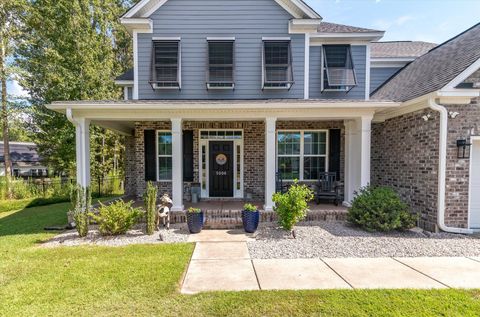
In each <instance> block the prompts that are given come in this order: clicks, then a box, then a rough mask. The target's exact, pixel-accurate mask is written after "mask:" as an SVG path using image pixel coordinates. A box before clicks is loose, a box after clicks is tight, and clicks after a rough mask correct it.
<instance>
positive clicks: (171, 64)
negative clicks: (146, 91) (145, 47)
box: [150, 40, 181, 89]
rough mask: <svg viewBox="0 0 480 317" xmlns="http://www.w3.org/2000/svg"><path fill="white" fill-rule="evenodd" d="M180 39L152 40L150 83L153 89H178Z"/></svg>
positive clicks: (179, 83)
mask: <svg viewBox="0 0 480 317" xmlns="http://www.w3.org/2000/svg"><path fill="white" fill-rule="evenodd" d="M180 60H181V59H180V41H179V40H154V41H153V43H152V65H151V79H150V84H151V85H152V88H153V89H180V88H181V81H180V74H181V72H180Z"/></svg>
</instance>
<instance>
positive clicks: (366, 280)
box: [181, 230, 480, 294]
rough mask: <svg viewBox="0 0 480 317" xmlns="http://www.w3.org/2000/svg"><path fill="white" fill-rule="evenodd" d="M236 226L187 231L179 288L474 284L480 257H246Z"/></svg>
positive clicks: (479, 283) (479, 270) (241, 234)
mask: <svg viewBox="0 0 480 317" xmlns="http://www.w3.org/2000/svg"><path fill="white" fill-rule="evenodd" d="M249 239H251V236H249V235H246V234H245V233H244V232H243V231H241V230H229V231H227V230H204V231H202V232H201V233H200V234H196V235H190V237H189V241H191V242H196V246H195V250H194V252H193V255H192V259H191V261H190V265H189V267H188V269H187V273H186V275H185V279H184V281H183V285H182V290H181V291H182V293H185V294H194V293H198V292H204V291H242V290H279V289H292V290H298V289H357V288H358V289H383V288H389V289H394V288H416V289H433V288H449V287H451V288H480V258H478V257H472V258H467V257H439V258H430V257H425V258H332V259H328V258H322V259H251V258H250V255H249V253H248V248H247V243H246V242H247V241H248V240H249Z"/></svg>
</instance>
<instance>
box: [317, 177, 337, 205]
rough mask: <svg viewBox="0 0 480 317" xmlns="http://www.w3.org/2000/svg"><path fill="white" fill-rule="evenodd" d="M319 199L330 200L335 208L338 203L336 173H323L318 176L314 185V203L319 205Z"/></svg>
mask: <svg viewBox="0 0 480 317" xmlns="http://www.w3.org/2000/svg"><path fill="white" fill-rule="evenodd" d="M321 199H328V200H332V199H333V203H334V204H335V206H338V205H339V203H340V183H339V182H337V173H335V172H324V173H320V175H319V176H318V183H317V185H316V193H315V202H316V203H317V205H318V204H320V200H321Z"/></svg>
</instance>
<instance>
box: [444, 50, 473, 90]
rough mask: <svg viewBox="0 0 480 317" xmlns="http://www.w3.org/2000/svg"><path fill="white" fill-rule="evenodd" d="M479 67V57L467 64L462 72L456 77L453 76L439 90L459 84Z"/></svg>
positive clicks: (452, 87)
mask: <svg viewBox="0 0 480 317" xmlns="http://www.w3.org/2000/svg"><path fill="white" fill-rule="evenodd" d="M479 69H480V58H479V59H477V60H476V61H475V62H474V63H473V64H471V65H470V66H468V67H467V68H466V69H465V70H464V71H463V72H461V73H460V74H459V75H458V76H457V77H455V78H454V79H453V80H452V81H450V82H449V83H448V84H446V85H445V86H444V87H443V88H442V89H440V91H442V90H451V89H454V88H455V87H457V86H458V85H459V84H461V83H462V82H463V81H464V80H465V79H467V78H468V77H470V75H472V74H473V73H474V72H476V71H477V70H479Z"/></svg>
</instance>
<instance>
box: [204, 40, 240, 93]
mask: <svg viewBox="0 0 480 317" xmlns="http://www.w3.org/2000/svg"><path fill="white" fill-rule="evenodd" d="M210 42H213V43H215V42H229V43H232V85H231V86H211V83H209V82H207V90H234V89H235V46H236V43H235V37H207V45H210ZM207 54H208V56H207V72H210V46H208V48H207ZM207 78H210V74H209V73H208V74H207Z"/></svg>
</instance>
